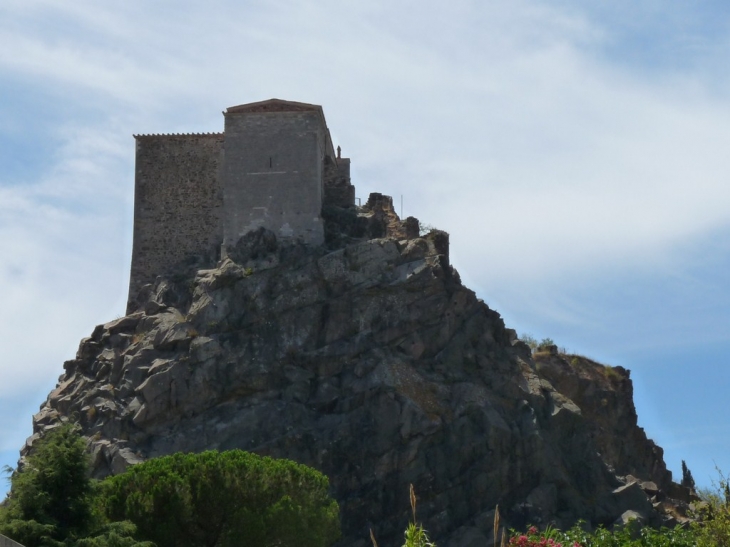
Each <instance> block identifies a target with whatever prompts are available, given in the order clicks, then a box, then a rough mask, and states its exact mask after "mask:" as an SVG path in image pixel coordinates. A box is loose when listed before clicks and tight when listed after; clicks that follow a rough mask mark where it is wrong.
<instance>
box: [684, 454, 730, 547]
mask: <svg viewBox="0 0 730 547" xmlns="http://www.w3.org/2000/svg"><path fill="white" fill-rule="evenodd" d="M682 463H684V462H682ZM683 469H684V468H683ZM717 473H718V475H719V479H718V480H716V481H713V488H712V489H710V490H700V497H701V498H702V501H703V502H704V503H703V504H702V505H701V506H700V508H699V510H698V511H697V514H696V515H695V517H697V518H698V521H697V522H693V523H692V530H693V531H694V533H695V536H696V538H697V546H698V547H710V546H713V547H714V546H715V545H730V481H729V479H728V477H726V476H725V475H724V474H723V473H722V471H720V470H719V469H718V470H717ZM693 482H694V481H693Z"/></svg>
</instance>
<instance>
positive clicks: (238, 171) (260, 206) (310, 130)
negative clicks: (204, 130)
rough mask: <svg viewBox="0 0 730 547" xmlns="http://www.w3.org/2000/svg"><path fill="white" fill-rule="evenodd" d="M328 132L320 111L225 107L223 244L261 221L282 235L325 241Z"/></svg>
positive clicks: (236, 238) (312, 242) (318, 241)
mask: <svg viewBox="0 0 730 547" xmlns="http://www.w3.org/2000/svg"><path fill="white" fill-rule="evenodd" d="M328 136H329V133H328V131H327V127H326V125H325V124H324V118H323V116H322V115H321V112H320V111H318V110H303V111H290V112H230V111H229V112H226V114H225V145H224V147H225V161H224V163H223V169H222V181H223V189H224V190H223V191H224V202H225V213H224V217H223V236H224V246H233V245H235V243H236V242H237V241H238V239H239V238H240V237H241V236H242V235H244V234H245V233H247V232H249V231H251V230H255V229H257V228H259V227H261V226H263V227H265V228H267V229H269V230H272V231H273V232H274V233H276V235H277V237H278V238H280V239H283V240H287V239H290V240H300V241H303V242H304V243H307V244H311V245H321V244H322V243H323V242H324V226H323V221H322V217H321V209H322V199H323V172H322V169H323V160H324V157H325V153H326V151H327V149H328V148H331V144H330V143H328V140H329V139H328Z"/></svg>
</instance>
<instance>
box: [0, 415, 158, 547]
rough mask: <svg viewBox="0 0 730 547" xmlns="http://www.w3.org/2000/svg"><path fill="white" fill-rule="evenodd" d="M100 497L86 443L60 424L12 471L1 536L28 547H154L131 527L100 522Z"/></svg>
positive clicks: (1, 517)
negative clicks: (97, 499) (96, 505)
mask: <svg viewBox="0 0 730 547" xmlns="http://www.w3.org/2000/svg"><path fill="white" fill-rule="evenodd" d="M95 494H96V490H95V485H94V483H93V482H92V481H91V480H90V479H89V461H88V455H87V454H86V443H85V442H84V440H83V438H82V437H81V436H80V435H79V433H78V432H77V430H76V428H75V427H74V426H73V425H70V424H64V425H61V426H59V427H57V428H56V429H54V430H52V431H50V432H49V433H48V434H46V436H45V437H44V438H43V439H40V440H38V441H36V443H34V450H33V453H32V455H31V456H29V457H28V460H27V462H26V465H25V466H24V467H23V469H22V470H21V471H17V472H15V473H13V475H12V477H11V490H10V495H9V496H8V498H7V500H6V502H5V503H4V505H3V507H1V508H0V533H2V534H3V535H5V536H8V537H10V538H12V539H14V540H16V541H18V542H20V543H22V544H23V545H25V547H36V546H42V547H59V546H65V545H78V546H79V547H106V546H109V547H134V546H138V547H145V546H146V545H149V544H145V543H138V542H137V541H136V540H134V539H133V535H134V533H135V528H134V525H132V524H131V523H118V524H117V525H115V526H111V527H110V526H109V523H108V522H105V521H104V519H102V518H99V515H98V514H96V513H95V511H94V500H95ZM83 538H89V539H88V541H86V542H85V541H84V539H83ZM110 541H111V543H110Z"/></svg>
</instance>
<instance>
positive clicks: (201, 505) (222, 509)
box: [102, 450, 339, 547]
mask: <svg viewBox="0 0 730 547" xmlns="http://www.w3.org/2000/svg"><path fill="white" fill-rule="evenodd" d="M102 486H103V492H104V495H103V498H104V499H103V503H104V510H105V512H106V515H107V517H108V518H109V519H110V520H129V521H131V522H133V523H134V524H135V525H136V526H137V528H138V530H139V534H140V536H141V537H143V538H145V539H148V540H151V541H154V542H155V543H156V544H157V545H158V546H159V547H167V546H170V547H197V546H234V545H247V546H250V547H256V546H268V545H277V546H279V547H286V546H294V545H296V546H298V547H324V546H327V545H330V544H331V543H333V542H334V541H335V540H337V539H338V538H339V508H338V506H337V503H336V502H335V501H334V500H332V499H331V498H330V497H329V496H328V494H327V490H328V487H329V481H328V480H327V477H325V476H324V475H322V474H321V473H319V472H318V471H315V470H314V469H311V468H309V467H306V466H304V465H300V464H297V463H294V462H292V461H289V460H274V459H271V458H266V457H260V456H257V455H255V454H250V453H248V452H244V451H241V450H231V451H227V452H220V453H219V452H212V451H209V452H203V453H201V454H174V455H172V456H165V457H162V458H155V459H152V460H149V461H147V462H145V463H142V464H139V465H136V466H134V467H132V468H130V469H129V470H127V471H126V472H125V473H123V474H121V475H118V476H116V477H110V478H108V479H106V480H105V481H104V483H103V485H102Z"/></svg>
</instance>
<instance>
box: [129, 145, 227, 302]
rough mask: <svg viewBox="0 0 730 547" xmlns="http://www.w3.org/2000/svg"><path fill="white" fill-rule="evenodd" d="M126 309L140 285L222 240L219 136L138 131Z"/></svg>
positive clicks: (212, 250) (213, 250)
mask: <svg viewBox="0 0 730 547" xmlns="http://www.w3.org/2000/svg"><path fill="white" fill-rule="evenodd" d="M135 139H136V144H137V154H136V169H135V195H134V243H133V249H132V268H131V275H130V282H129V299H128V301H127V311H128V312H130V311H132V310H131V309H130V306H133V303H134V300H135V298H136V296H137V293H138V292H139V290H140V289H141V287H142V286H143V285H145V284H147V283H151V282H153V281H154V280H155V277H156V276H158V275H160V274H163V273H164V272H165V271H166V270H168V269H169V268H170V267H172V266H174V265H175V264H178V263H180V262H181V261H183V260H185V259H186V258H188V257H190V256H191V255H196V254H210V255H211V256H214V254H215V253H216V252H217V250H218V249H219V248H220V243H221V241H222V236H223V234H222V229H221V211H222V208H223V196H222V191H221V186H220V183H219V170H220V166H221V160H222V157H223V135H222V134H202V135H139V136H135Z"/></svg>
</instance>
